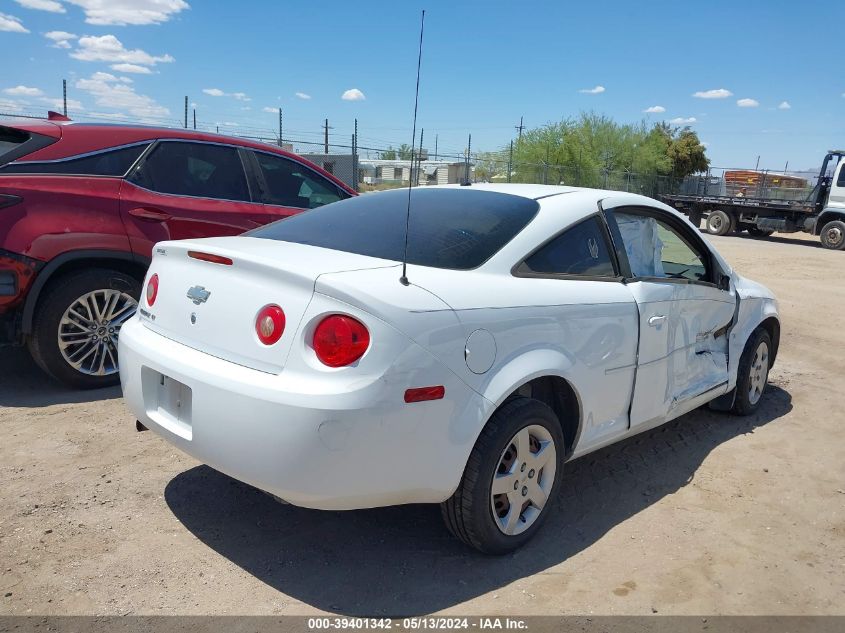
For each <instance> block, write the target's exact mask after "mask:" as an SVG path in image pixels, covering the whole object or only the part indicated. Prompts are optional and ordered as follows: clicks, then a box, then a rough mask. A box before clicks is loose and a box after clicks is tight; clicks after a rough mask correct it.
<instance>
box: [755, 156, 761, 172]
mask: <svg viewBox="0 0 845 633" xmlns="http://www.w3.org/2000/svg"><path fill="white" fill-rule="evenodd" d="M759 168H760V156H757V164H756V165H754V171H757V170H758V169H759Z"/></svg>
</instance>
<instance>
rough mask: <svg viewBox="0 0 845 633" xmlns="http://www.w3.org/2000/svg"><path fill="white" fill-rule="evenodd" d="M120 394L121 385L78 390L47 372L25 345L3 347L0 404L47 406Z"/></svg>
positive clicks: (101, 398) (104, 398)
mask: <svg viewBox="0 0 845 633" xmlns="http://www.w3.org/2000/svg"><path fill="white" fill-rule="evenodd" d="M119 397H120V386H119V385H115V386H114V387H108V388H106V389H89V390H75V389H70V388H68V387H65V386H64V385H62V384H60V383H58V382H56V381H55V380H53V379H52V378H50V377H49V376H48V375H47V374H45V373H44V372H43V371H41V369H40V368H39V367H38V365H36V364H35V361H33V360H32V358H31V357H30V356H29V354H28V353H27V351H26V349H25V348H20V347H0V407H48V406H50V405H54V404H71V403H75V402H94V401H96V400H111V399H113V398H119Z"/></svg>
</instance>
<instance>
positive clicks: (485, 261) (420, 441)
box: [119, 185, 780, 553]
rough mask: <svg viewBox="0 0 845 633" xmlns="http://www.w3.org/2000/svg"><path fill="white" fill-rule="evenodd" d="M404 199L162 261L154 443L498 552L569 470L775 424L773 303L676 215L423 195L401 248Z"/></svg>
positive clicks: (143, 312) (588, 194)
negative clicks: (679, 425)
mask: <svg viewBox="0 0 845 633" xmlns="http://www.w3.org/2000/svg"><path fill="white" fill-rule="evenodd" d="M408 195H409V193H408V191H407V190H404V191H391V192H383V193H378V194H372V195H366V196H360V197H357V198H351V199H349V200H344V201H342V202H337V203H334V204H330V205H327V206H324V207H321V208H319V209H315V210H313V211H309V212H308V213H304V214H301V215H297V216H294V217H292V218H290V219H287V220H284V221H281V222H277V223H275V224H271V225H268V226H266V227H263V228H260V229H257V230H255V231H253V232H251V233H248V234H246V235H244V236H240V237H226V238H212V239H199V240H190V241H181V242H164V243H161V244H158V245H157V246H156V248H155V256H154V259H153V262H152V266H151V267H150V270H149V273H148V275H147V280H146V282H145V288H146V295H145V298H143V299H142V301H141V304H140V306H139V310H138V313H137V315H136V316H135V317H133V319H132V320H131V321H129V322H128V323H127V324H126V325H124V327H123V329H122V331H121V335H120V342H119V345H120V358H121V363H120V374H121V382H122V385H123V392H124V396H125V398H126V402H127V404H128V406H129V408H130V409H131V410H132V412H133V413H134V414H135V416H137V418H138V420H139V425H141V426H143V427H148V428H150V429H153V430H154V431H156V432H157V433H158V434H160V435H161V436H163V437H164V438H165V439H167V440H168V441H170V442H172V443H173V444H175V445H176V446H178V447H179V448H181V449H182V450H184V451H185V452H186V453H189V454H190V455H193V456H194V457H196V458H197V459H199V460H201V461H203V462H205V463H207V464H209V465H210V466H212V467H214V468H216V469H218V470H220V471H222V472H224V473H227V474H229V475H231V476H232V477H235V478H236V479H239V480H242V481H245V482H247V483H249V484H252V485H254V486H256V487H258V488H261V489H263V490H266V491H268V492H270V493H272V494H273V495H276V496H278V497H280V498H282V499H284V500H287V501H289V502H290V503H293V504H296V505H300V506H305V507H309V508H322V509H335V510H336V509H353V508H369V507H374V506H383V505H393V504H403V503H441V504H442V506H441V507H442V511H443V516H444V518H445V520H446V524H447V525H448V527H449V529H450V530H451V531H452V532H453V533H454V534H455V535H456V536H457V537H459V538H460V539H462V540H463V541H465V542H466V543H468V544H469V545H471V546H473V547H475V548H477V549H479V550H482V551H485V552H491V553H502V552H506V551H509V550H512V549H514V548H516V547H518V546H520V545H522V544H523V543H525V542H526V541H527V540H528V539H529V538H531V536H532V535H533V534H534V533H535V532H536V530H537V529H538V528H539V526H540V524H541V522H542V520H543V518H544V517H545V516H546V515H547V514H548V509H549V507H550V505H551V504H552V503H553V502H554V500H555V496H556V491H557V489H558V486H559V484H560V482H561V479H562V477H563V469H562V465H563V463H564V462H565V461H567V460H570V459H574V458H577V457H579V456H581V455H584V454H586V453H589V452H590V451H594V450H596V449H598V448H601V447H603V446H606V445H608V444H610V443H612V442H616V441H618V440H620V439H622V438H625V437H628V436H630V435H633V434H636V433H639V432H642V431H644V430H646V429H649V428H652V427H654V426H657V425H659V424H662V423H664V422H666V421H668V420H671V419H673V418H676V417H677V416H679V415H682V414H683V413H686V412H687V411H690V410H691V409H694V408H696V407H698V406H700V405H703V404H705V403H708V402H709V403H711V406H715V407H717V408H720V409H722V410H732V411H734V412H736V413H741V414H747V413H750V412H752V411H754V410H755V409H756V408H757V407H758V406H759V404H760V401H761V397H762V396H763V392H764V390H765V387H766V381H767V377H768V372H769V369H770V367H771V366H772V364H773V363H774V360H775V356H776V355H777V349H778V340H779V335H780V324H779V319H778V312H777V303H776V301H775V299H774V298H773V296H772V294H771V293H770V292H769V291H768V290H767V289H766V288H764V287H763V286H760V285H759V284H756V283H754V282H751V281H748V280H746V279H743V278H742V277H740V276H739V275H738V274H737V273H736V272H734V271H733V270H731V267H730V266H729V265H728V264H727V263H726V262H725V261H724V260H723V259H722V258H721V257H720V256H719V255H718V253H716V251H715V250H714V249H713V248H712V247H711V246H710V245H709V244H708V243H707V242H705V241H704V240H703V239H702V237H701V235H700V234H699V232H698V231H697V230H696V229H695V228H694V227H693V226H692V225H691V224H690V223H689V222H688V221H687V220H686V219H685V218H684V217H683V216H681V215H680V214H678V213H676V212H675V211H673V210H672V209H671V208H669V207H667V206H666V205H663V204H661V203H659V202H656V201H655V200H652V199H650V198H645V197H642V196H637V195H629V194H623V193H618V192H610V191H598V190H593V189H576V188H571V187H551V186H538V185H473V186H467V187H429V188H421V189H414V190H413V192H412V195H411V206H410V216H409V222H408V226H409V231H408V233H407V234H406V212H407V205H408ZM406 235H407V275H406V277H402V261H403V259H404V258H405V257H406V246H405V244H406ZM400 277H401V280H400Z"/></svg>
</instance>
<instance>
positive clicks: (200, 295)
mask: <svg viewBox="0 0 845 633" xmlns="http://www.w3.org/2000/svg"><path fill="white" fill-rule="evenodd" d="M210 296H211V291H210V290H206V289H205V288H204V287H203V286H194V287H192V288H189V289H188V299H190V300H191V301H193V302H194V303H195V304H196V305H199V304H201V303H205V302H206V301H208V298H209V297H210Z"/></svg>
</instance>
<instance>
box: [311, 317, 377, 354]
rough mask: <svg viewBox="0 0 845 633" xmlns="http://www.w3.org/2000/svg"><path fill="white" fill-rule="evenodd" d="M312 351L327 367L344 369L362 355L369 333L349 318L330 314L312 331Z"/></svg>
mask: <svg viewBox="0 0 845 633" xmlns="http://www.w3.org/2000/svg"><path fill="white" fill-rule="evenodd" d="M313 345H314V351H315V352H316V353H317V358H319V359H320V362H321V363H323V364H324V365H328V366H329V367H345V366H346V365H349V364H351V363H354V362H355V361H356V360H358V359H359V358H361V357H362V356H363V355H364V352H366V351H367V348H368V347H369V346H370V332H369V331H368V330H367V328H366V327H365V326H364V324H363V323H361V322H360V321H358V320H357V319H353V318H352V317H350V316H344V315H341V314H332V315H331V316H327V317H326V318H325V319H323V320H322V321H320V324H319V325H318V326H317V329H316V330H314V341H313Z"/></svg>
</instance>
